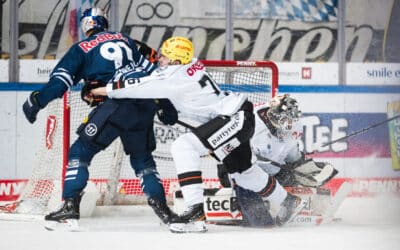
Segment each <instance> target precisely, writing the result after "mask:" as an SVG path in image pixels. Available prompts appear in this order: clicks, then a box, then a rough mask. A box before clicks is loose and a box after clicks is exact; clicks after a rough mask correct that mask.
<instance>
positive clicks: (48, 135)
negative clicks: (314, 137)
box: [9, 60, 278, 214]
mask: <svg viewBox="0 0 400 250" xmlns="http://www.w3.org/2000/svg"><path fill="white" fill-rule="evenodd" d="M202 63H203V64H204V65H205V66H206V69H207V71H208V72H209V73H210V74H211V76H212V77H213V79H214V80H215V81H216V82H217V83H218V85H219V86H220V87H221V89H222V90H224V91H234V92H244V93H246V94H247V95H248V97H249V100H250V101H252V102H253V103H259V102H266V101H268V100H269V99H270V98H271V97H273V96H274V95H276V93H277V91H278V67H277V65H276V64H275V63H274V62H272V61H220V60H202ZM79 90H80V89H79V88H74V89H72V91H69V92H68V93H66V94H65V96H64V98H63V99H62V100H60V101H59V100H55V101H53V102H51V103H50V104H49V105H48V106H47V107H46V109H45V110H43V111H42V112H46V113H47V121H46V128H45V131H44V133H43V134H44V136H43V138H42V142H41V146H40V148H39V149H38V154H37V157H36V162H35V164H34V166H33V170H32V175H31V177H30V178H29V180H28V182H27V184H26V187H25V189H24V191H23V193H22V194H21V196H20V198H19V201H18V202H17V204H18V205H17V206H15V207H16V208H15V209H14V210H13V211H9V212H16V213H37V214H44V213H47V212H49V211H52V210H54V208H55V207H56V206H55V204H57V203H58V205H59V203H60V201H61V192H62V186H63V179H64V175H65V169H66V166H67V161H68V150H69V147H70V145H71V143H73V142H74V141H75V139H76V138H77V135H76V133H75V131H76V129H77V127H78V126H79V125H80V124H81V122H82V121H83V119H85V117H86V116H87V115H88V114H89V113H90V110H91V108H89V107H88V105H86V103H84V102H83V101H82V100H81V99H80V93H79ZM127 119H129V118H127ZM187 131H188V129H187V128H185V127H182V126H180V125H174V126H165V125H163V124H162V123H161V122H159V121H158V120H157V118H156V117H155V126H154V132H155V136H156V141H157V148H156V150H155V151H154V152H153V156H154V159H155V161H156V164H157V169H158V172H159V173H160V177H161V179H162V183H163V185H164V187H165V191H166V196H167V200H168V201H169V202H172V200H173V194H174V192H175V191H177V190H178V189H179V184H178V181H177V177H176V171H175V166H174V163H173V160H172V157H171V155H170V150H169V149H170V146H171V143H172V142H173V141H174V140H175V139H176V138H177V137H178V136H179V135H180V134H182V133H186V132H187ZM217 163H218V162H217V161H216V160H215V159H214V158H212V157H203V158H202V159H201V165H202V172H203V180H204V186H205V188H215V187H220V184H219V181H218V176H217V168H216V165H217ZM89 178H90V179H89V180H90V182H92V183H94V184H95V186H96V187H97V189H98V191H99V192H100V194H101V195H100V198H99V199H98V200H97V204H98V205H112V204H144V203H146V198H145V196H144V194H143V192H142V190H141V188H140V180H139V179H138V178H137V177H136V176H135V173H134V171H133V169H132V167H131V166H130V161H129V157H128V156H127V155H125V153H124V152H123V147H122V144H121V142H120V140H119V139H117V140H115V141H114V142H113V143H112V144H111V145H110V146H109V147H108V148H107V149H105V150H103V151H100V152H99V153H98V154H97V155H96V156H95V157H94V158H93V160H92V162H91V164H90V166H89ZM26 201H28V203H32V202H33V203H34V204H35V207H36V208H35V209H33V211H32V210H31V211H28V210H29V209H18V207H19V205H20V204H22V203H24V202H26ZM37 204H39V205H37ZM39 208H40V209H39ZM39 210H40V211H39Z"/></svg>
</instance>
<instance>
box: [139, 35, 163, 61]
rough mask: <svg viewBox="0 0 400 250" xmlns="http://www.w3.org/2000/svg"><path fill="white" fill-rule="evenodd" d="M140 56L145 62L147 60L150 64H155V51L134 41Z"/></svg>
mask: <svg viewBox="0 0 400 250" xmlns="http://www.w3.org/2000/svg"><path fill="white" fill-rule="evenodd" d="M134 41H135V43H136V45H137V47H138V50H139V52H140V54H142V55H143V56H144V57H145V58H146V59H147V60H149V61H150V62H151V63H156V62H157V59H158V57H157V51H156V50H155V49H153V48H151V47H149V46H148V45H147V44H145V43H143V42H140V41H138V40H134Z"/></svg>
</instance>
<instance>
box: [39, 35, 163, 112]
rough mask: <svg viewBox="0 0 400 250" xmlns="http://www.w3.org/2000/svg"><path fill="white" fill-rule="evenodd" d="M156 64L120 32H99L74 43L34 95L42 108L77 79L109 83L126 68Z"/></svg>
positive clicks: (148, 70) (147, 67)
mask: <svg viewBox="0 0 400 250" xmlns="http://www.w3.org/2000/svg"><path fill="white" fill-rule="evenodd" d="M155 68H156V65H154V64H152V63H150V62H149V61H148V60H147V59H146V58H145V57H144V56H143V55H142V54H141V53H140V52H139V51H138V50H137V47H136V44H135V42H134V41H133V40H132V39H131V38H130V37H129V36H127V35H125V34H122V33H119V32H108V31H105V32H99V33H96V34H95V35H92V36H90V37H88V38H86V39H85V40H82V41H80V42H77V43H75V44H74V45H73V46H72V47H71V48H70V49H69V50H68V51H67V53H66V54H65V55H64V56H63V57H62V58H61V60H60V61H59V62H58V64H57V65H56V67H55V68H54V69H53V71H52V73H51V75H50V80H49V82H48V84H46V85H45V86H44V87H43V88H42V89H41V90H40V91H39V92H40V93H39V95H38V96H37V98H38V101H39V104H40V105H41V106H42V107H44V106H46V105H47V104H48V103H49V102H50V101H52V100H54V99H56V98H60V97H62V96H63V94H64V93H65V92H66V91H67V90H68V88H70V87H72V86H74V85H76V84H77V83H78V82H79V81H80V80H85V81H88V80H97V81H101V82H105V83H107V82H109V81H110V80H111V79H112V78H113V77H114V76H115V75H117V74H120V73H124V72H127V71H132V70H134V71H138V72H141V71H142V72H144V73H146V74H149V73H151V72H152V71H153V70H154V69H155Z"/></svg>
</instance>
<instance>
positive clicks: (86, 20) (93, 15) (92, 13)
mask: <svg viewBox="0 0 400 250" xmlns="http://www.w3.org/2000/svg"><path fill="white" fill-rule="evenodd" d="M80 21H81V28H82V31H83V33H85V35H86V34H87V32H88V31H90V30H95V31H97V32H100V31H105V30H107V29H108V20H107V16H106V14H105V13H104V11H103V10H102V9H100V8H89V9H86V10H85V11H84V12H83V14H82V17H81V20H80Z"/></svg>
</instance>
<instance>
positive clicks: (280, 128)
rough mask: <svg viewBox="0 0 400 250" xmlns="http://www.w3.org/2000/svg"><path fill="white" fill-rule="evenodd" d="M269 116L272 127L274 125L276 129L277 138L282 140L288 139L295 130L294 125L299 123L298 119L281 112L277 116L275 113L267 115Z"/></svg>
mask: <svg viewBox="0 0 400 250" xmlns="http://www.w3.org/2000/svg"><path fill="white" fill-rule="evenodd" d="M267 115H268V118H269V120H270V122H271V123H272V125H274V126H275V128H276V131H277V136H278V137H279V138H281V139H283V138H285V137H287V136H288V134H289V132H290V131H291V130H292V128H293V124H294V123H296V122H297V121H299V118H298V117H293V116H292V115H291V114H288V113H287V112H281V113H279V114H277V113H275V112H273V111H270V112H268V113H267Z"/></svg>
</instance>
